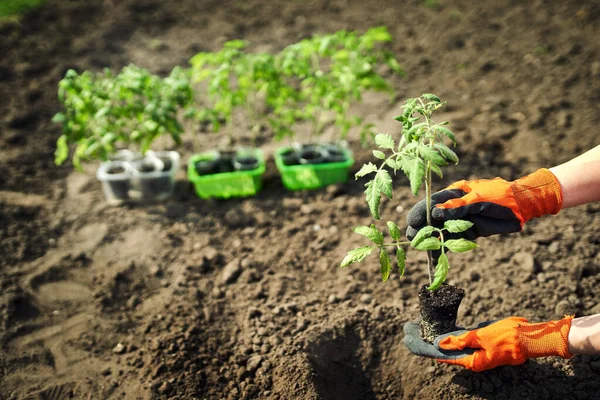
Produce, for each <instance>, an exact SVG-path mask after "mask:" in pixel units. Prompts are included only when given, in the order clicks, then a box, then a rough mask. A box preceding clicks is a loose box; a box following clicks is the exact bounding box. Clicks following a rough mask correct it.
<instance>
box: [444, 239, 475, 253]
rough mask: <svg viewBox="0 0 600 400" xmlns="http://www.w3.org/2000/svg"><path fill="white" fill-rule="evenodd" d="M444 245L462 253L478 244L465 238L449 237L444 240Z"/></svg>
mask: <svg viewBox="0 0 600 400" xmlns="http://www.w3.org/2000/svg"><path fill="white" fill-rule="evenodd" d="M444 247H446V248H447V249H448V250H450V251H452V252H454V253H464V252H465V251H470V250H473V249H476V248H477V247H479V246H477V243H475V242H471V241H470V240H467V239H450V240H446V241H445V242H444Z"/></svg>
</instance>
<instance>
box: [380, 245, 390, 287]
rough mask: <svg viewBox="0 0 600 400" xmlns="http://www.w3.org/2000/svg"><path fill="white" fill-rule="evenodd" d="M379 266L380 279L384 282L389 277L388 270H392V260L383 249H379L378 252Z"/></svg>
mask: <svg viewBox="0 0 600 400" xmlns="http://www.w3.org/2000/svg"><path fill="white" fill-rule="evenodd" d="M379 266H380V268H379V272H380V273H381V280H383V281H384V282H385V281H387V280H388V278H389V277H390V272H391V270H392V261H391V260H390V256H389V254H388V253H387V251H386V250H385V249H381V251H380V252H379Z"/></svg>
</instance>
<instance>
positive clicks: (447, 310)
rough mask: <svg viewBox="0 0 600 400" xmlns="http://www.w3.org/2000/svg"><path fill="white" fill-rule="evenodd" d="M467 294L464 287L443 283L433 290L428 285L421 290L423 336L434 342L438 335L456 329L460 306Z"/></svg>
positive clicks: (419, 294) (424, 338)
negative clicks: (428, 288)
mask: <svg viewBox="0 0 600 400" xmlns="http://www.w3.org/2000/svg"><path fill="white" fill-rule="evenodd" d="M464 295H465V291H464V290H463V289H459V288H457V287H456V286H450V285H442V287H440V288H439V289H438V290H436V291H434V292H431V291H429V290H427V288H426V286H422V287H421V289H420V290H419V293H418V296H419V306H420V312H421V338H423V340H425V341H427V342H430V343H433V341H434V339H435V338H436V337H437V336H440V335H443V334H446V333H449V332H452V331H454V330H456V316H457V314H458V307H460V302H461V301H462V299H463V297H464Z"/></svg>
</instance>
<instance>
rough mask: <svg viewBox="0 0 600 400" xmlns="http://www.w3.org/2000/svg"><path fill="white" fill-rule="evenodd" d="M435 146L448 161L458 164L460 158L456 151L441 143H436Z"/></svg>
mask: <svg viewBox="0 0 600 400" xmlns="http://www.w3.org/2000/svg"><path fill="white" fill-rule="evenodd" d="M434 146H435V147H436V148H437V149H438V150H439V151H440V153H442V156H443V157H444V158H445V159H446V160H448V161H452V162H453V163H454V164H458V156H457V155H456V153H455V152H454V151H452V150H450V148H448V146H446V145H443V144H441V143H436V144H435V145H434Z"/></svg>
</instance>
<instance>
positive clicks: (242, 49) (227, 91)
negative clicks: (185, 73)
mask: <svg viewBox="0 0 600 400" xmlns="http://www.w3.org/2000/svg"><path fill="white" fill-rule="evenodd" d="M249 44H250V43H249V42H247V41H243V40H232V41H229V42H226V43H225V45H224V46H223V49H221V50H220V51H218V52H214V53H209V52H204V53H198V54H196V55H195V56H194V57H192V59H191V60H190V64H191V71H190V72H191V77H192V80H193V81H194V82H195V83H200V82H205V84H206V95H207V96H206V97H207V98H206V99H202V98H198V99H197V103H198V105H196V106H195V107H194V109H193V110H191V112H188V116H189V117H192V118H193V119H195V120H198V121H201V122H207V121H208V122H211V123H212V127H213V130H214V131H215V132H219V131H220V130H221V127H222V126H221V121H224V123H225V130H226V132H227V137H228V144H229V146H230V147H233V145H234V135H233V126H232V125H233V123H234V121H233V118H234V112H235V110H236V109H238V108H239V109H240V110H244V111H245V114H246V115H245V117H246V118H245V120H246V121H247V122H248V123H247V124H245V126H244V128H249V129H250V130H251V132H252V137H253V142H256V138H257V136H258V134H259V133H260V131H261V129H262V128H263V127H264V126H265V125H267V124H270V125H271V126H272V128H273V129H274V130H278V129H283V127H284V126H285V121H282V120H280V119H281V118H283V117H284V114H285V113H291V112H292V111H293V106H292V105H291V104H290V99H291V98H293V97H294V96H295V93H296V91H295V90H294V89H293V88H292V87H290V86H289V85H288V84H287V83H286V81H285V80H284V79H283V77H282V75H281V73H280V71H279V70H278V69H277V68H276V66H275V58H274V56H273V55H271V54H269V53H250V52H248V51H247V48H248V46H249ZM201 104H204V106H202V105H201ZM269 114H272V116H271V117H269V118H268V116H269ZM278 118H279V119H278Z"/></svg>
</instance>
